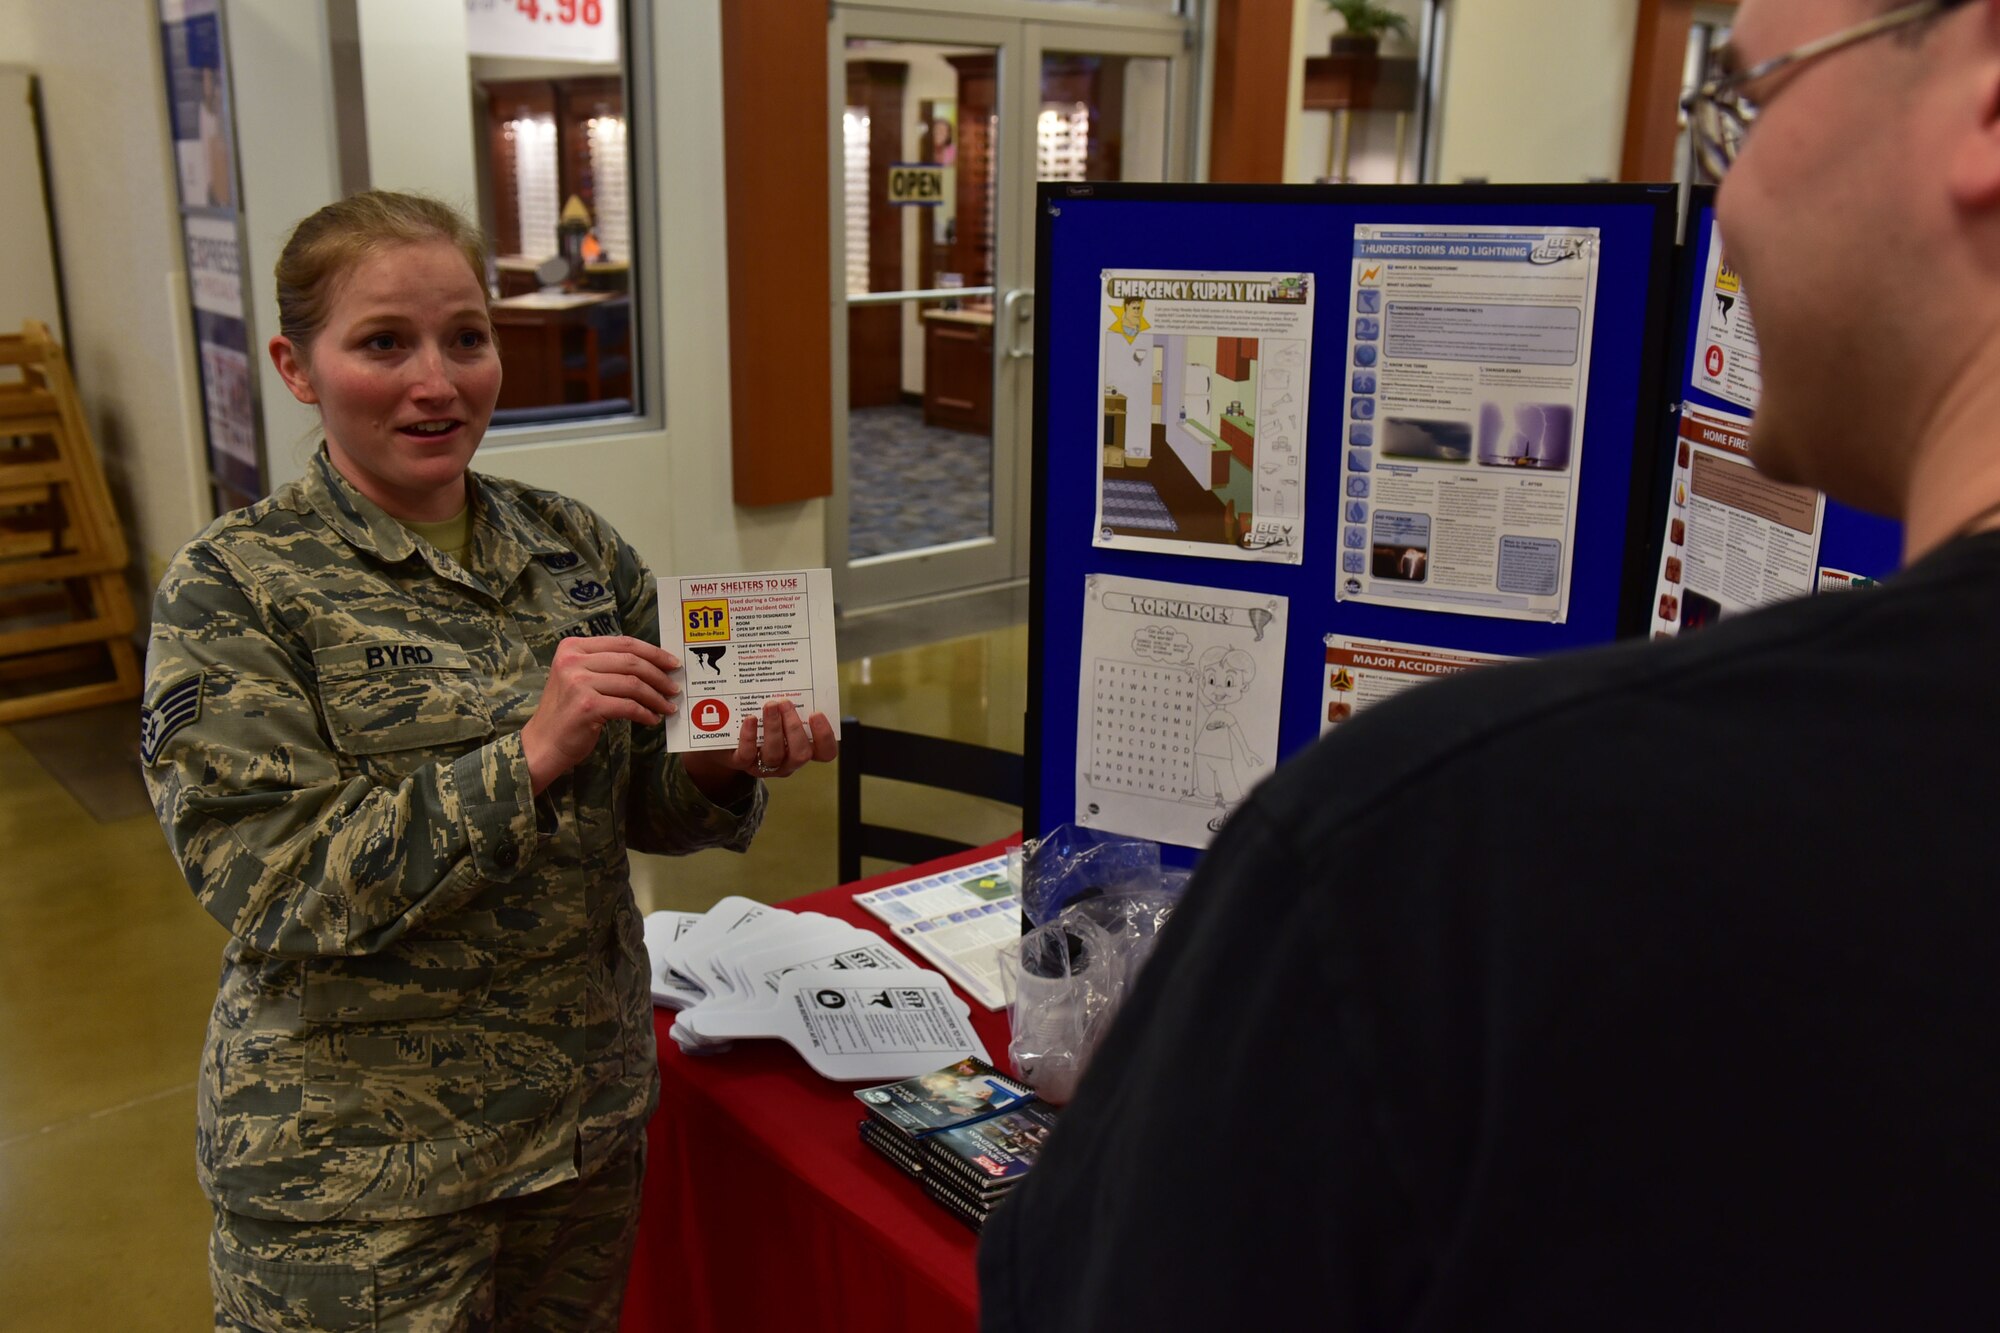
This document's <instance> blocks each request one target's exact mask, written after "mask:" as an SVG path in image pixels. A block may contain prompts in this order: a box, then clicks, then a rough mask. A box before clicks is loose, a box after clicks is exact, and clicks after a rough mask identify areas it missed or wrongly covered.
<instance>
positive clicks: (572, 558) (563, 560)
mask: <svg viewBox="0 0 2000 1333" xmlns="http://www.w3.org/2000/svg"><path fill="white" fill-rule="evenodd" d="M535 559H537V560H539V561H541V562H542V564H543V565H545V566H546V567H548V568H549V569H553V570H555V571H556V572H557V573H561V572H562V571H563V570H565V569H575V568H576V567H577V565H578V564H580V563H581V562H582V560H583V557H582V556H580V555H578V554H576V553H575V552H574V551H564V552H562V553H561V554H559V555H538V556H536V557H535Z"/></svg>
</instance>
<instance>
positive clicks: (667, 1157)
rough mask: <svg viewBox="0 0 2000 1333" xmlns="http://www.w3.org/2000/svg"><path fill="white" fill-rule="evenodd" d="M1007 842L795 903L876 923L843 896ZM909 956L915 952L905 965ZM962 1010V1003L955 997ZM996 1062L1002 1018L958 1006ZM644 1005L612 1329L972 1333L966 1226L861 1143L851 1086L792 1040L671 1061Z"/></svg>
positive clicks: (1002, 1057)
mask: <svg viewBox="0 0 2000 1333" xmlns="http://www.w3.org/2000/svg"><path fill="white" fill-rule="evenodd" d="M1008 845H1009V843H1005V842H1001V843H994V844H993V845H991V846H989V847H982V848H980V849H978V850H977V851H973V852H967V853H964V854H963V855H959V856H950V857H944V858H942V859H940V860H937V861H932V862H930V863H928V864H926V865H922V866H915V867H912V868H911V869H908V870H898V871H892V872H890V873H889V874H885V875H877V876H875V877H874V878H872V879H866V880H862V881H860V882H858V883H854V884H843V885H840V886H838V887H836V888H831V889H827V890H824V891H823V892H820V893H815V894H811V895H809V896H807V897H804V898H796V899H793V900H792V901H791V902H788V903H786V904H785V906H786V907H788V908H791V909H793V910H795V911H801V912H824V913H825V914H826V915H828V916H833V917H839V918H840V919H841V920H843V921H851V922H853V923H854V924H855V925H858V926H861V927H863V928H865V929H870V930H875V931H877V932H878V933H886V932H882V930H881V925H880V923H879V922H877V921H876V920H875V918H874V917H872V916H870V915H868V914H867V913H866V912H864V911H862V910H861V909H860V908H859V907H856V906H855V905H854V895H855V894H857V893H862V892H865V891H867V890H870V889H879V888H882V887H884V886H885V885H889V884H896V883H900V882H901V881H903V880H906V879H911V878H915V877H917V876H920V875H927V874H935V873H937V872H938V871H940V870H946V869H950V868H952V867H954V866H960V865H964V864H966V863H967V862H970V861H976V860H981V859H984V858H986V857H989V856H997V855H999V854H1000V853H1001V852H1002V851H1003V850H1005V849H1006V847H1007V846H1008ZM918 961H919V962H921V961H922V960H918ZM968 1003H970V1000H969V998H968ZM972 1018H973V1026H974V1027H975V1028H976V1029H977V1030H978V1032H979V1037H980V1040H982V1041H984V1042H985V1043H986V1049H987V1051H988V1053H989V1054H991V1055H992V1057H993V1062H994V1063H995V1064H996V1065H999V1066H1000V1067H1001V1068H1003V1069H1004V1068H1007V1016H1006V1014H1005V1013H1004V1012H1002V1013H988V1012H987V1011H986V1010H985V1009H983V1008H981V1007H980V1006H979V1005H978V1004H973V1005H972ZM672 1022H673V1015H672V1014H670V1013H668V1012H666V1011H665V1010H661V1011H659V1013H658V1015H657V1026H658V1032H659V1045H660V1083H661V1090H660V1109H659V1112H658V1113H657V1114H656V1115H655V1116H654V1117H653V1122H652V1125H651V1126H650V1127H649V1130H648V1136H649V1140H650V1143H651V1154H650V1157H649V1160H648V1162H647V1167H646V1194H645V1205H644V1209H643V1211H642V1212H641V1213H640V1218H639V1243H638V1252H637V1253H636V1254H635V1255H634V1256H633V1260H632V1282H631V1287H630V1289H629V1290H628V1292H627V1294H626V1297H625V1317H624V1321H623V1323H622V1325H621V1329H622V1333H652V1331H653V1330H672V1331H673V1333H703V1331H705V1330H714V1331H715V1333H757V1330H762V1329H772V1330H780V1329H781V1330H784V1331H785V1333H799V1331H800V1330H807V1329H810V1330H815V1331H816V1333H838V1331H839V1330H850V1329H851V1330H854V1333H896V1331H897V1330H900V1329H911V1330H918V1329H921V1330H923V1333H949V1330H955V1329H962V1330H966V1333H971V1330H973V1329H974V1328H975V1327H976V1326H977V1323H978V1306H979V1296H978V1284H977V1280H976V1278H975V1275H974V1272H973V1257H972V1256H973V1248H974V1244H975V1242H976V1240H977V1237H976V1236H975V1234H974V1233H973V1232H972V1231H971V1230H970V1229H969V1228H967V1227H966V1226H965V1225H964V1224H963V1223H961V1222H959V1221H958V1220H957V1219H956V1218H954V1217H953V1216H952V1215H951V1214H950V1213H949V1212H947V1211H946V1210H945V1209H944V1208H942V1207H940V1206H939V1205H938V1204H936V1203H933V1202H932V1201H931V1200H930V1198H929V1197H928V1196H927V1195H925V1193H924V1192H923V1191H922V1190H921V1189H919V1188H918V1187H917V1185H916V1183H915V1182H913V1181H911V1180H910V1179H908V1178H907V1177H905V1176H903V1175H902V1174H901V1173H899V1172H898V1171H896V1170H895V1169H894V1168H893V1167H891V1166H890V1165H889V1164H888V1163H887V1162H886V1161H884V1160H882V1159H881V1158H880V1157H878V1156H876V1155H875V1154H874V1153H873V1152H871V1151H869V1150H868V1149H867V1148H864V1147H863V1146H862V1145H861V1141H860V1139H859V1138H858V1137H856V1135H855V1132H854V1126H855V1122H856V1121H858V1120H859V1119H860V1118H861V1104H860V1103H859V1102H857V1101H856V1100H855V1099H854V1089H855V1088H857V1087H861V1086H864V1085H862V1084H849V1083H832V1082H828V1081H827V1080H825V1079H822V1078H820V1077H819V1076H818V1075H817V1074H815V1073H813V1072H812V1070H811V1069H809V1068H807V1066H806V1063H805V1061H804V1060H803V1059H801V1058H800V1057H799V1055H798V1054H797V1052H795V1051H793V1050H792V1049H791V1047H789V1046H787V1045H785V1044H783V1043H781V1042H776V1041H742V1042H738V1043H737V1044H736V1046H735V1048H734V1049H733V1050H731V1051H729V1052H728V1053H726V1054H723V1055H718V1056H707V1057H703V1058H701V1059H695V1058H692V1057H689V1056H685V1055H682V1054H681V1052H680V1049H679V1048H678V1047H676V1046H675V1045H674V1043H673V1039H672V1038H671V1037H669V1036H668V1035H667V1029H668V1028H669V1027H670V1026H672Z"/></svg>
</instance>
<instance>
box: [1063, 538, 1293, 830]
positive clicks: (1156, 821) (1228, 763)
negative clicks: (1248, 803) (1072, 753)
mask: <svg viewBox="0 0 2000 1333" xmlns="http://www.w3.org/2000/svg"><path fill="white" fill-rule="evenodd" d="M1285 620H1286V599H1285V598H1283V597H1275V596H1265V595H1259V594H1256V593H1249V592H1239V591H1237V590H1235V589H1231V588H1209V587H1201V586H1196V585H1193V584H1184V583H1159V582H1155V581H1153V580H1150V579H1130V578H1121V577H1117V576H1115V575H1111V574H1092V575H1090V576H1089V577H1088V578H1087V579H1086V580H1085V581H1084V599H1083V652H1082V666H1081V670H1080V675H1079V680H1078V683H1077V716H1076V735H1077V754H1076V822H1077V823H1078V824H1082V825H1085V826H1086V827H1089V828H1100V829H1106V830H1108V831H1110V832H1113V833H1124V834H1129V835H1131V836H1133V837H1139V838H1152V839H1154V840H1156V841H1159V842H1171V843H1176V844H1179V845H1180V846H1183V847H1206V846H1208V844H1209V841H1210V840H1211V839H1212V838H1213V837H1214V836H1215V834H1216V833H1217V832H1218V831H1220V829H1221V828H1222V825H1223V822H1224V821H1225V820H1227V819H1228V817H1229V815H1230V813H1231V812H1232V811H1233V810H1234V809H1235V808H1236V806H1237V805H1238V804H1239V803H1240V802H1241V801H1242V800H1243V796H1244V793H1245V792H1247V791H1249V790H1250V789H1251V788H1252V787H1254V786H1256V784H1257V783H1258V782H1259V781H1260V780H1261V779H1262V778H1263V777H1265V775H1267V774H1268V773H1270V772H1271V770H1272V769H1273V768H1274V767H1275V766H1276V764H1277V759H1278V705H1279V702H1280V698H1281V695H1282V693H1283V686H1284V674H1285Z"/></svg>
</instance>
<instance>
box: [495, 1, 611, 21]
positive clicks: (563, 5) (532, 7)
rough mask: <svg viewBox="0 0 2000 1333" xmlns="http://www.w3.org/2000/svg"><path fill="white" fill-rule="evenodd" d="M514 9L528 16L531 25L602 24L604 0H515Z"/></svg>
mask: <svg viewBox="0 0 2000 1333" xmlns="http://www.w3.org/2000/svg"><path fill="white" fill-rule="evenodd" d="M514 8H515V9H517V10H519V11H520V12H521V13H523V14H526V15H527V16H528V22H530V23H555V22H557V21H561V22H563V23H593V24H594V23H602V22H604V0H550V3H549V4H546V5H545V4H542V3H541V0H514Z"/></svg>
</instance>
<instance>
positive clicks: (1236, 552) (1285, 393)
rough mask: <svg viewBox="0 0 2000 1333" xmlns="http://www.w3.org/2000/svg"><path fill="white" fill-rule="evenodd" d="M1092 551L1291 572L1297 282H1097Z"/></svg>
mask: <svg viewBox="0 0 2000 1333" xmlns="http://www.w3.org/2000/svg"><path fill="white" fill-rule="evenodd" d="M1101 282H1102V290H1103V300H1102V301H1101V302H1100V307H1101V314H1102V318H1101V319H1100V320H1099V321H1098V323H1099V325H1100V327H1099V329H1098V331H1097V332H1098V338H1097V343H1098V347H1097V353H1098V355H1097V378H1098V381H1099V384H1100V385H1101V387H1102V389H1103V392H1102V394H1101V396H1100V397H1099V399H1098V401H1097V402H1096V403H1094V404H1093V409H1094V414H1093V418H1092V421H1091V428H1092V431H1093V433H1094V434H1095V435H1096V436H1097V438H1098V450H1097V452H1098V466H1097V523H1096V538H1095V540H1096V544H1097V545H1098V546H1103V547H1120V548H1124V549H1127V550H1135V551H1164V552H1169V553H1171V554H1174V555H1191V556H1205V557H1210V558H1214V559H1221V560H1261V561H1269V562H1274V563H1279V564H1288V565H1296V564H1298V563H1299V562H1300V561H1301V560H1302V559H1303V558H1304V554H1303V553H1304V550H1305V541H1306V522H1305V512H1306V511H1305V495H1306V423H1307V416H1306V389H1307V382H1308V380H1309V379H1310V378H1311V376H1310V369H1311V366H1312V326H1313V277H1312V275H1311V274H1310V273H1275V272H1259V273H1240V272H1227V273H1207V272H1183V271H1170V270H1157V269H1129V270H1117V269H1106V270H1105V271H1104V272H1103V274H1102V275H1101Z"/></svg>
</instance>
